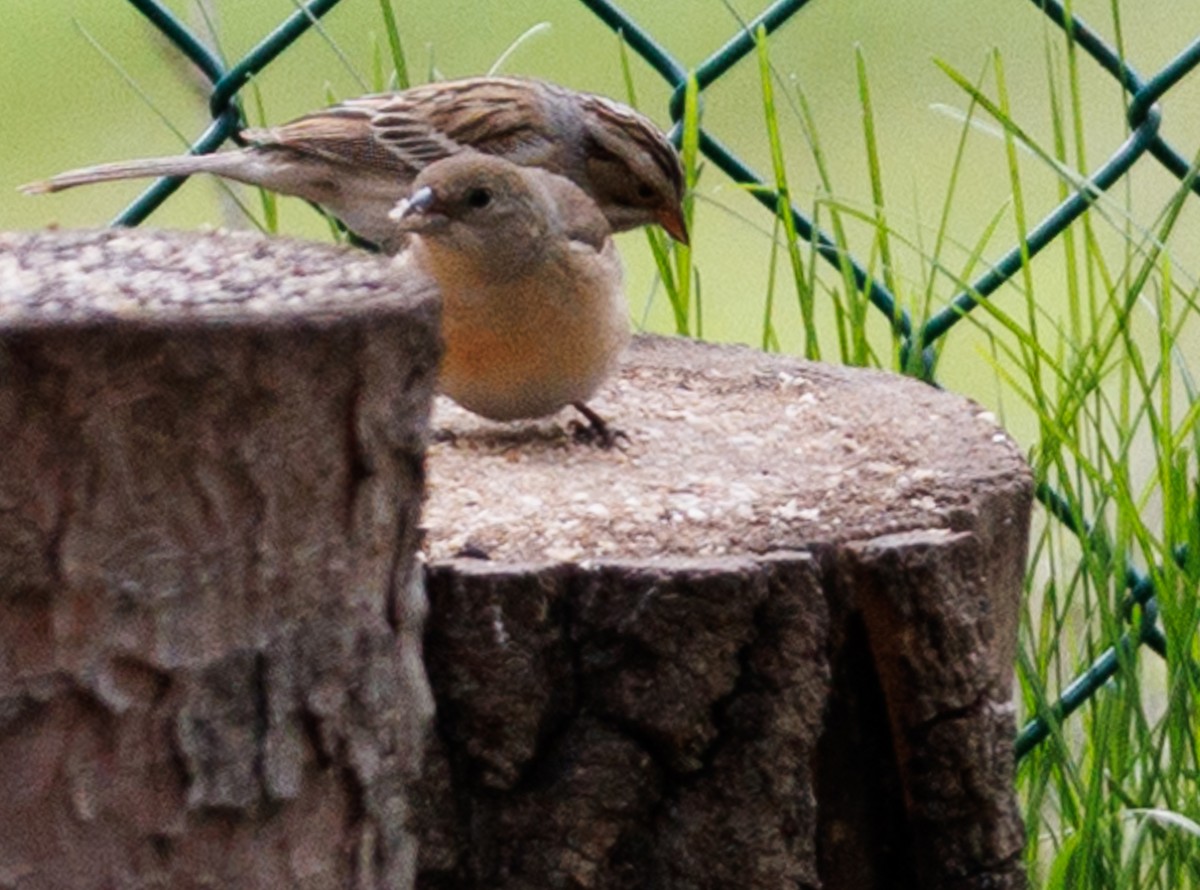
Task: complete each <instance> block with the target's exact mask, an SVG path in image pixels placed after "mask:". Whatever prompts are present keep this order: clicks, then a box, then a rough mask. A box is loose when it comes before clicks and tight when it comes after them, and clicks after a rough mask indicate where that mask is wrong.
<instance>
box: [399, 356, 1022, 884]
mask: <svg viewBox="0 0 1200 890" xmlns="http://www.w3.org/2000/svg"><path fill="white" fill-rule="evenodd" d="M593 407H595V408H596V409H597V410H598V411H599V412H600V413H601V414H602V415H603V416H605V417H606V418H607V419H608V420H609V421H610V422H611V423H613V424H615V425H616V426H618V427H620V428H622V429H623V430H624V431H625V433H626V434H627V435H628V441H626V442H623V444H622V445H621V446H620V447H618V448H615V449H613V450H609V451H603V450H598V449H595V448H589V447H586V446H581V445H579V444H578V443H575V442H573V441H572V438H571V436H570V435H569V433H568V432H566V431H564V429H563V428H562V427H561V425H560V424H561V421H550V422H545V423H536V424H533V423H530V424H519V425H513V426H498V425H494V424H488V423H487V422H486V421H481V420H478V419H476V418H472V417H471V416H470V415H467V414H465V413H464V412H461V411H459V410H457V409H455V408H453V407H452V406H439V408H438V409H437V410H436V411H435V415H434V428H435V431H439V435H438V438H439V439H440V440H441V441H440V442H438V444H436V445H434V446H433V447H432V448H431V451H430V453H429V457H428V472H429V479H430V495H429V499H428V502H427V505H426V510H425V514H424V526H425V537H426V544H425V547H426V550H427V554H428V560H429V562H428V567H427V576H428V592H429V598H430V618H429V625H428V630H427V634H426V641H425V642H426V665H427V669H428V671H429V675H430V682H431V685H432V687H433V690H434V696H435V699H436V701H437V709H438V712H437V716H436V718H435V723H436V728H437V732H436V734H435V735H434V737H433V738H432V739H431V741H430V746H429V749H428V751H427V758H426V763H427V766H426V772H425V776H424V778H423V780H422V783H421V790H420V793H419V795H418V798H417V805H416V815H415V822H414V824H415V825H416V830H417V832H418V834H419V835H420V864H419V875H418V879H417V886H418V887H421V888H425V890H435V888H480V890H482V888H488V890H501V888H504V890H517V888H521V890H526V888H528V890H534V888H537V890H545V888H626V890H631V888H646V890H664V888H680V890H683V888H690V890H694V888H714V890H715V888H722V890H725V888H731V887H737V888H764V890H765V888H771V890H778V888H781V887H795V888H813V890H815V888H823V890H843V888H845V890H849V888H854V890H867V888H884V887H886V888H889V890H896V888H923V890H928V888H1016V887H1019V886H1023V878H1022V874H1021V865H1020V852H1021V849H1022V846H1023V833H1022V827H1021V823H1020V819H1019V815H1018V810H1017V806H1016V803H1015V797H1014V790H1013V755H1012V743H1013V732H1014V726H1013V708H1012V704H1011V695H1012V676H1013V665H1014V657H1015V644H1016V628H1017V606H1018V597H1019V595H1020V591H1021V581H1022V573H1023V567H1024V564H1025V555H1026V547H1027V536H1028V524H1029V512H1030V505H1031V491H1032V485H1031V479H1030V475H1029V473H1028V470H1027V468H1026V466H1025V463H1024V461H1023V459H1022V457H1021V455H1020V453H1019V451H1018V449H1017V448H1016V446H1015V445H1014V444H1013V443H1012V442H1011V441H1010V440H1009V439H1008V438H1007V437H1006V436H1005V435H1004V433H1003V432H1002V431H1001V430H1000V429H999V428H998V427H997V426H996V423H995V420H994V419H993V418H992V417H991V416H990V415H988V414H987V413H986V412H984V411H983V410H981V409H980V408H979V407H978V406H976V405H973V404H972V403H970V402H968V401H967V400H965V399H963V398H959V397H956V396H953V395H950V394H947V393H944V392H939V391H937V390H934V389H933V388H930V387H928V386H925V385H923V384H920V383H917V382H915V381H911V380H906V379H901V378H898V377H895V376H891V375H887V374H883V373H878V372H872V371H861V370H849V369H838V368H831V367H825V366H821V365H816V364H812V363H805V362H801V361H797V360H791V359H785V358H781V357H773V356H767V355H764V354H762V353H758V352H755V351H752V350H748V349H743V348H735V347H718V346H706V345H701V344H697V343H693V342H689V341H683V340H666V339H657V338H639V339H638V340H637V341H636V343H635V346H634V348H633V349H632V350H631V353H630V355H629V356H628V357H627V360H626V366H625V369H624V371H623V372H622V374H621V376H620V379H619V380H618V381H617V382H616V383H615V384H614V385H612V386H610V387H609V388H607V389H606V390H605V393H604V394H603V397H602V398H601V399H599V400H597V401H596V402H594V403H593Z"/></svg>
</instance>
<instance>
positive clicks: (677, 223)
mask: <svg viewBox="0 0 1200 890" xmlns="http://www.w3.org/2000/svg"><path fill="white" fill-rule="evenodd" d="M658 224H659V225H660V226H662V227H663V229H665V230H666V233H667V234H668V235H670V236H671V237H672V238H674V239H675V240H676V241H678V242H679V243H680V244H683V245H685V246H686V245H687V243H688V230H687V223H686V222H684V220H683V208H682V207H667V208H666V209H664V210H663V211H662V212H661V213H659V215H658Z"/></svg>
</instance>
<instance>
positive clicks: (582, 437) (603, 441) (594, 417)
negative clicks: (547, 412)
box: [570, 402, 629, 450]
mask: <svg viewBox="0 0 1200 890" xmlns="http://www.w3.org/2000/svg"><path fill="white" fill-rule="evenodd" d="M571 404H572V405H573V406H574V407H575V410H576V411H578V412H579V413H580V414H582V415H583V416H584V417H585V418H586V419H587V423H586V424H584V423H580V422H579V421H578V420H573V421H571V424H570V430H571V438H573V439H574V440H575V441H576V442H580V443H583V444H586V445H597V446H599V447H600V448H603V449H606V450H607V449H609V448H612V447H613V446H615V445H616V444H617V442H618V441H620V440H621V439H624V440H625V441H626V442H628V441H629V436H628V435H626V433H625V431H624V430H618V429H615V428H613V427H611V426H609V425H608V423H607V422H606V421H605V420H604V418H603V417H601V416H600V415H599V414H597V413H596V412H595V411H593V410H592V409H591V408H589V407H588V406H587V405H585V404H584V403H583V402H572V403H571Z"/></svg>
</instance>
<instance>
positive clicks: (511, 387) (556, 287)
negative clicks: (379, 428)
mask: <svg viewBox="0 0 1200 890" xmlns="http://www.w3.org/2000/svg"><path fill="white" fill-rule="evenodd" d="M391 217H392V220H393V222H392V225H393V226H395V227H397V228H398V229H400V230H401V231H403V232H404V233H406V234H408V235H409V236H411V243H410V247H409V249H408V250H407V251H406V252H405V253H404V254H403V255H402V256H401V258H400V260H399V262H401V263H407V264H412V265H414V266H415V267H416V268H417V269H419V270H420V271H421V272H422V273H424V274H428V275H431V276H432V277H433V278H434V279H435V280H436V281H437V283H438V287H439V289H440V290H441V293H442V338H443V341H444V343H445V353H444V355H443V357H442V366H441V370H440V371H439V375H438V381H439V388H440V389H441V391H442V392H444V393H445V394H446V395H448V396H450V398H452V399H454V401H456V402H458V403H459V404H460V405H462V406H463V407H464V408H467V409H468V410H470V411H474V412H475V413H476V414H481V415H483V416H484V417H488V418H491V419H493V420H516V419H519V418H526V417H542V416H544V415H547V414H553V413H554V412H555V411H558V410H559V409H560V408H563V407H564V406H566V405H575V406H576V407H577V408H579V409H580V410H581V411H582V412H583V413H584V415H585V416H587V417H588V419H589V420H590V421H592V425H593V428H594V429H595V432H597V433H599V434H600V436H601V438H602V440H606V444H611V441H612V437H611V433H609V431H608V430H607V428H606V427H605V425H604V423H603V421H602V420H600V419H599V417H598V416H597V415H595V413H594V412H592V411H591V410H590V409H588V408H587V407H586V406H585V405H584V402H585V401H586V400H587V399H588V398H589V397H590V396H591V395H592V394H593V393H594V392H595V391H596V389H597V388H598V387H599V386H600V384H601V383H603V382H604V380H605V379H606V378H607V377H608V376H609V375H610V374H611V373H612V372H613V370H615V368H616V366H617V362H618V359H619V357H620V353H621V350H622V349H623V348H624V347H625V345H626V343H628V342H629V315H628V310H627V308H626V304H625V296H624V293H623V291H622V290H621V264H620V260H619V258H618V256H617V252H616V247H615V246H614V244H613V241H612V238H611V237H610V236H611V229H610V227H609V224H608V221H607V220H606V219H605V218H604V216H603V214H601V213H600V211H599V209H598V208H597V207H596V204H595V202H594V201H592V199H591V198H589V197H588V196H587V195H586V194H585V193H584V192H583V191H582V190H580V189H579V188H578V187H577V186H575V185H574V184H573V183H572V182H571V181H570V180H568V179H565V178H563V177H561V176H556V175H554V174H552V173H548V172H546V171H545V170H541V169H538V168H531V167H520V166H517V165H516V164H512V163H509V162H508V161H506V160H503V159H502V158H498V157H492V156H489V155H485V154H479V153H463V154H456V155H455V156H453V157H451V158H448V159H446V160H443V161H438V162H436V163H434V164H430V165H429V166H428V167H427V168H426V169H424V170H423V171H421V174H420V175H419V176H417V178H416V179H415V180H414V181H413V191H412V194H411V195H410V196H409V197H408V198H406V199H403V200H401V201H400V202H399V204H397V205H396V207H395V209H394V210H393V211H392V213H391Z"/></svg>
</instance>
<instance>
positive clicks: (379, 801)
mask: <svg viewBox="0 0 1200 890" xmlns="http://www.w3.org/2000/svg"><path fill="white" fill-rule="evenodd" d="M437 323H438V306H437V301H436V298H435V296H434V295H433V294H432V293H431V291H430V288H429V287H428V286H427V285H425V284H422V283H421V282H419V281H416V280H412V279H409V280H405V279H398V278H397V277H396V275H395V274H394V272H393V269H392V267H391V265H390V264H389V263H388V261H385V260H380V259H376V258H373V257H369V256H366V255H363V254H361V253H358V252H349V251H340V250H336V249H332V248H326V247H320V246H316V245H300V244H295V243H288V242H285V241H278V240H266V239H262V238H260V237H251V236H245V235H228V234H209V235H203V236H195V235H182V234H168V233H151V232H140V231H139V232H127V231H107V232H78V233H67V232H63V233H43V234H36V235H32V234H25V235H20V234H7V235H0V430H3V439H4V444H3V448H0V764H2V767H0V886H5V887H19V888H22V890H26V888H28V890H35V888H61V887H72V888H98V890H99V888H117V887H120V888H127V887H128V888H141V887H162V886H171V887H184V888H186V887H213V886H226V887H239V888H259V887H261V888H268V887H270V888H278V887H303V888H334V887H337V888H344V887H350V886H354V887H361V888H367V887H379V888H383V887H388V888H396V887H406V886H410V885H411V881H412V870H413V864H414V856H415V851H414V842H413V837H412V835H411V833H410V832H409V830H408V828H407V822H406V817H407V813H408V807H409V801H408V798H409V786H410V785H411V783H412V782H413V780H414V778H415V777H416V775H417V773H418V771H419V764H420V754H421V747H422V738H423V735H424V730H425V727H426V724H427V720H428V718H429V716H430V711H431V707H430V700H429V695H428V690H427V686H426V681H425V677H424V673H423V671H422V669H421V665H420V661H419V658H420V655H419V651H420V649H419V647H420V633H421V624H422V618H423V612H424V597H423V592H422V590H421V587H420V585H419V583H415V578H414V567H413V555H414V552H415V548H416V544H417V533H416V528H417V517H418V510H419V505H420V499H421V496H422V491H423V466H422V454H423V448H424V439H425V433H426V425H427V415H428V406H429V402H430V399H431V397H432V388H433V382H434V373H435V369H436V362H437V356H438V347H437ZM417 580H419V579H417Z"/></svg>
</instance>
